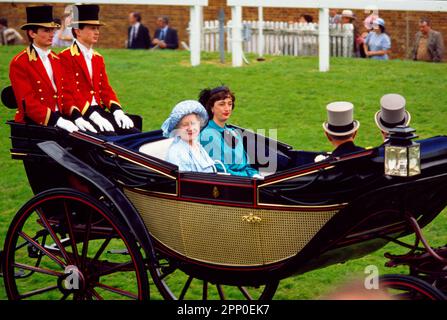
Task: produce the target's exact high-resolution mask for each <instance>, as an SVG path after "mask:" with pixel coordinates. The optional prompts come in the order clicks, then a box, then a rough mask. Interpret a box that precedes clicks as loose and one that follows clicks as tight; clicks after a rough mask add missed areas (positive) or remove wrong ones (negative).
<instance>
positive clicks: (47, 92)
mask: <svg viewBox="0 0 447 320" xmlns="http://www.w3.org/2000/svg"><path fill="white" fill-rule="evenodd" d="M49 59H50V63H51V67H52V69H53V80H54V83H55V85H56V89H57V90H55V89H54V87H53V85H52V83H51V80H50V78H49V77H48V74H47V72H46V70H45V67H44V65H43V63H42V60H41V59H40V58H39V55H38V54H37V52H36V50H35V49H34V47H33V46H32V45H31V46H29V47H28V48H26V49H24V50H23V51H22V52H20V53H19V54H17V55H16V56H15V57H14V58H13V59H12V61H11V63H10V68H9V78H10V80H11V85H12V88H13V90H14V95H15V97H16V100H17V106H18V107H17V112H16V115H15V121H16V122H20V123H25V122H26V120H27V119H29V120H31V121H33V122H34V123H36V124H41V125H49V124H51V125H54V124H55V123H51V122H55V121H57V118H58V117H59V116H57V114H56V113H55V112H56V105H57V106H58V109H59V112H60V113H61V114H63V115H68V114H69V113H70V112H71V109H72V108H73V107H74V104H73V100H72V98H71V96H70V95H69V94H64V93H63V91H64V90H66V89H69V88H67V86H69V85H70V84H69V83H66V82H65V79H64V77H63V75H62V71H61V70H62V69H61V65H60V59H59V57H58V56H57V55H56V54H55V53H54V52H50V57H49ZM68 91H70V89H69V90H68ZM23 104H25V107H24V105H23ZM50 119H51V121H50Z"/></svg>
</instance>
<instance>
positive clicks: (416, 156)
mask: <svg viewBox="0 0 447 320" xmlns="http://www.w3.org/2000/svg"><path fill="white" fill-rule="evenodd" d="M414 132H416V130H415V129H413V128H410V127H405V126H397V127H395V128H393V129H392V130H390V138H389V141H388V143H387V144H386V145H385V174H386V175H389V176H397V177H411V176H415V175H418V174H420V173H421V148H420V144H419V143H416V142H413V141H412V139H414V138H417V137H418V136H417V135H416V134H414Z"/></svg>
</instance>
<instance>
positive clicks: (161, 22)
mask: <svg viewBox="0 0 447 320" xmlns="http://www.w3.org/2000/svg"><path fill="white" fill-rule="evenodd" d="M157 26H158V29H157V30H155V34H154V40H152V45H154V46H156V47H158V48H160V49H177V48H178V35H177V30H175V29H172V28H170V27H169V18H168V17H159V18H158V19H157Z"/></svg>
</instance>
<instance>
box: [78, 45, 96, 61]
mask: <svg viewBox="0 0 447 320" xmlns="http://www.w3.org/2000/svg"><path fill="white" fill-rule="evenodd" d="M76 44H77V45H78V47H79V49H81V52H82V54H83V55H84V57H89V58H90V59H91V57H92V56H93V49H92V48H90V49H89V48H87V47H86V46H84V45H83V44H82V43H80V42H79V41H76Z"/></svg>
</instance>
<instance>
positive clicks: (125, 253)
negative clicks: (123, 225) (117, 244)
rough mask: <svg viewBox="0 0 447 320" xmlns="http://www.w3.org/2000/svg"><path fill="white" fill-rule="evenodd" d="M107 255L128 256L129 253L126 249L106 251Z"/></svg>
mask: <svg viewBox="0 0 447 320" xmlns="http://www.w3.org/2000/svg"><path fill="white" fill-rule="evenodd" d="M107 253H110V254H122V255H128V254H129V251H128V250H127V249H115V250H108V251H107Z"/></svg>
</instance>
